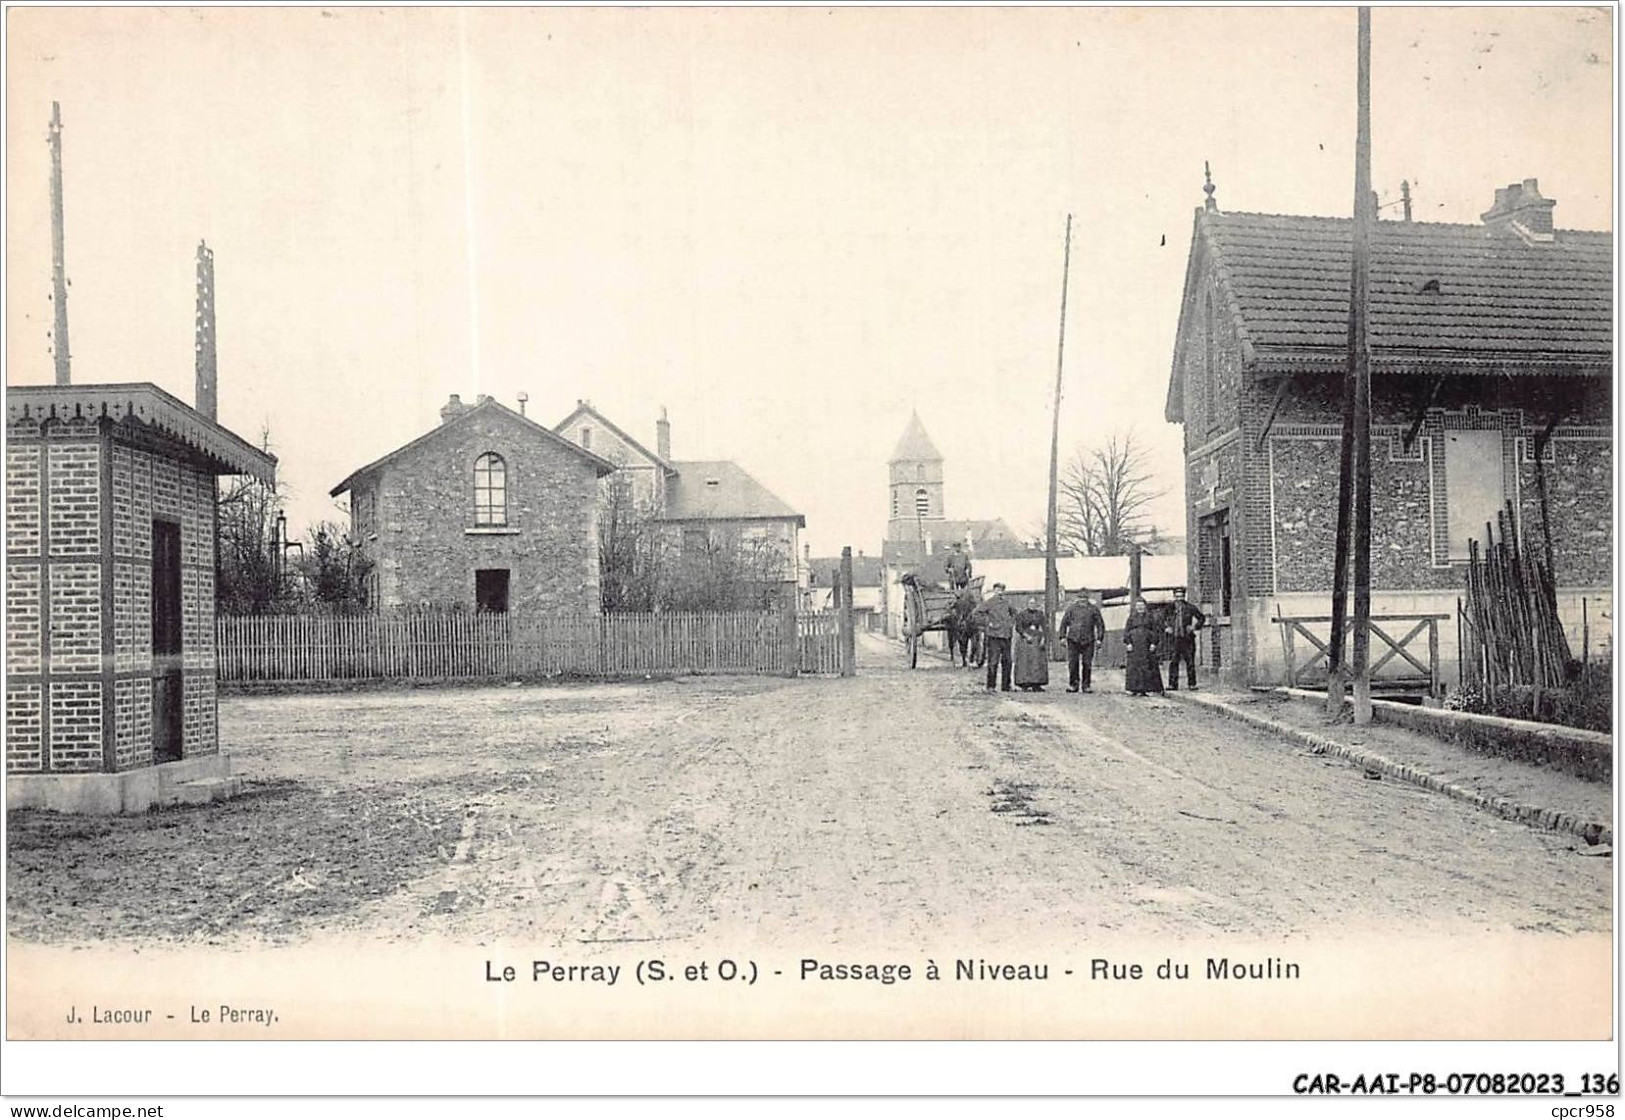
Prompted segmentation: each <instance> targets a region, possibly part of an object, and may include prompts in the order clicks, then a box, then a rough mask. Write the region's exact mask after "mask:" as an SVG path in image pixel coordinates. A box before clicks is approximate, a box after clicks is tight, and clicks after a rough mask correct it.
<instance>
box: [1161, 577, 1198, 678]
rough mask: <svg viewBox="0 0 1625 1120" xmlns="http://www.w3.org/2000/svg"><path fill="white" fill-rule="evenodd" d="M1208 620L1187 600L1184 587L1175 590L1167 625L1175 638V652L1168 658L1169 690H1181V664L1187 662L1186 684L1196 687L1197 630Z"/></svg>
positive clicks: (1168, 630)
mask: <svg viewBox="0 0 1625 1120" xmlns="http://www.w3.org/2000/svg"><path fill="white" fill-rule="evenodd" d="M1206 622H1207V616H1206V615H1204V614H1203V613H1202V612H1201V610H1200V609H1199V608H1198V607H1197V606H1196V604H1195V603H1187V602H1186V601H1185V589H1184V588H1183V587H1180V588H1176V589H1175V590H1174V605H1173V610H1172V611H1171V612H1170V613H1169V616H1168V626H1167V627H1166V629H1167V633H1168V636H1169V637H1171V638H1172V639H1173V654H1172V656H1171V657H1170V658H1169V660H1168V691H1169V692H1178V691H1179V664H1180V662H1182V661H1183V662H1184V663H1185V684H1186V686H1187V687H1189V688H1195V687H1196V632H1197V631H1198V630H1200V629H1201V628H1202V627H1203V625H1204V624H1206Z"/></svg>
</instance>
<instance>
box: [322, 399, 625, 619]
mask: <svg viewBox="0 0 1625 1120" xmlns="http://www.w3.org/2000/svg"><path fill="white" fill-rule="evenodd" d="M614 469H615V467H614V464H613V463H610V462H608V461H607V460H605V459H604V458H602V457H601V456H598V455H595V454H593V453H592V452H590V451H588V450H586V449H585V448H583V447H580V446H578V445H577V444H574V443H571V442H570V441H569V440H567V439H564V438H562V437H560V436H558V435H555V434H554V433H553V432H551V431H549V430H548V429H547V428H545V427H543V426H542V425H540V424H537V423H535V422H534V421H532V420H528V419H526V418H525V417H524V416H522V415H520V414H519V413H517V412H514V411H513V410H511V409H509V408H507V407H505V406H503V405H501V404H498V403H497V402H496V401H495V400H492V399H491V398H490V397H483V396H482V397H480V398H479V401H478V402H477V403H476V404H473V405H467V404H464V403H463V402H462V400H461V399H460V398H459V397H458V396H457V395H455V394H453V395H452V397H451V400H450V401H449V402H448V403H447V404H446V406H445V407H444V408H442V409H441V410H440V426H439V427H438V428H435V429H434V430H433V431H430V432H427V433H425V434H424V435H421V436H419V437H418V438H417V439H415V440H413V441H412V442H411V443H408V444H406V445H405V446H403V447H400V448H397V449H396V450H394V451H392V452H390V453H389V454H388V455H385V456H384V457H383V458H381V459H378V460H376V461H374V462H371V463H368V464H367V465H366V466H364V467H362V468H361V469H359V470H357V471H355V472H354V473H353V474H351V475H350V477H348V478H346V479H345V480H344V481H343V482H341V483H339V484H338V485H337V486H335V487H334V488H333V490H332V495H333V496H334V497H338V496H339V495H340V494H343V493H345V492H348V493H349V495H350V524H351V532H352V534H353V535H354V537H355V538H356V540H358V541H359V542H360V543H361V546H362V548H363V550H364V551H365V552H366V554H367V555H368V557H369V558H370V559H372V560H373V561H374V568H373V575H372V579H373V584H374V586H373V587H372V588H371V591H372V596H371V598H372V602H373V604H374V605H375V606H378V607H382V608H385V609H388V608H392V607H415V606H433V607H455V608H461V609H464V610H484V611H495V612H506V611H508V610H510V609H512V610H515V611H527V612H539V611H554V612H566V613H584V614H597V613H598V611H599V608H600V600H599V594H598V523H597V501H598V480H599V479H601V478H603V477H604V476H605V475H607V474H609V473H610V472H611V471H613V470H614Z"/></svg>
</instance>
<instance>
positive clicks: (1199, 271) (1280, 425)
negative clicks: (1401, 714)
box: [1166, 179, 1613, 685]
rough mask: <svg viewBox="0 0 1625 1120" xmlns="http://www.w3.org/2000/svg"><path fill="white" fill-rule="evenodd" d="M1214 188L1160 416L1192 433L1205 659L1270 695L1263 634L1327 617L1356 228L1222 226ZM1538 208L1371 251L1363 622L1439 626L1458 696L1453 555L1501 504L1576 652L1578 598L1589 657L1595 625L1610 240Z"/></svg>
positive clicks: (1274, 220) (1241, 221) (1398, 238)
mask: <svg viewBox="0 0 1625 1120" xmlns="http://www.w3.org/2000/svg"><path fill="white" fill-rule="evenodd" d="M1209 191H1210V194H1209V199H1208V201H1207V203H1206V205H1205V206H1204V207H1203V208H1201V209H1198V210H1197V211H1196V220H1195V229H1194V231H1193V233H1192V237H1191V249H1190V257H1189V262H1188V264H1187V267H1186V277H1185V288H1184V301H1183V305H1182V308H1181V311H1180V318H1179V327H1178V332H1177V336H1176V340H1175V344H1174V356H1173V366H1172V373H1171V377H1170V380H1169V386H1168V397H1167V405H1166V416H1167V419H1168V420H1169V421H1170V422H1172V423H1177V424H1182V425H1183V426H1184V444H1185V467H1186V481H1185V490H1186V505H1187V524H1186V528H1187V540H1188V544H1187V551H1188V562H1189V568H1190V572H1191V575H1192V578H1193V584H1194V587H1193V592H1192V597H1193V598H1194V599H1198V600H1200V601H1201V602H1202V605H1203V609H1204V610H1205V611H1207V613H1208V617H1209V619H1210V620H1213V621H1214V622H1215V623H1216V625H1215V626H1214V627H1213V628H1212V630H1211V631H1210V636H1209V640H1207V641H1206V642H1205V643H1204V649H1203V651H1202V656H1203V658H1204V660H1205V661H1206V662H1207V663H1208V664H1209V665H1210V666H1212V667H1214V668H1221V667H1222V669H1223V671H1224V673H1225V674H1226V675H1229V676H1232V677H1234V678H1235V679H1238V680H1243V681H1254V682H1265V681H1269V682H1274V681H1279V680H1280V679H1281V677H1282V674H1283V650H1282V640H1281V637H1280V629H1279V627H1278V626H1276V625H1275V624H1272V623H1271V621H1270V620H1271V619H1272V618H1274V617H1276V616H1277V612H1279V613H1280V614H1282V615H1297V616H1310V615H1326V614H1328V613H1329V612H1330V596H1331V590H1330V589H1331V583H1332V564H1333V542H1334V538H1335V533H1336V525H1337V476H1338V458H1339V440H1340V433H1341V386H1342V383H1343V377H1344V370H1345V368H1346V362H1347V358H1346V354H1347V337H1348V315H1349V299H1348V293H1349V273H1350V257H1351V244H1352V226H1353V223H1352V221H1350V220H1348V219H1337V218H1318V217H1289V216H1283V215H1275V214H1246V213H1225V212H1223V211H1221V210H1219V209H1218V208H1217V206H1216V205H1215V203H1214V201H1213V199H1212V196H1211V184H1210V185H1209ZM1553 206H1554V203H1553V201H1552V200H1551V199H1547V198H1543V197H1542V196H1541V195H1540V192H1539V188H1538V185H1537V184H1536V182H1535V180H1533V179H1530V180H1525V181H1524V182H1523V183H1519V184H1513V185H1512V186H1510V187H1507V188H1504V189H1501V190H1498V191H1496V195H1495V203H1494V205H1493V206H1492V207H1491V208H1490V209H1489V210H1487V211H1486V212H1485V213H1484V214H1483V215H1482V224H1479V225H1458V224H1445V223H1431V222H1413V221H1410V220H1405V221H1382V222H1378V223H1376V225H1375V228H1374V232H1373V236H1372V263H1371V341H1372V355H1373V356H1372V388H1371V394H1372V404H1371V407H1372V420H1371V459H1372V543H1371V573H1372V574H1371V579H1372V613H1373V615H1381V614H1385V613H1387V614H1416V613H1437V614H1444V615H1449V616H1450V619H1449V621H1447V622H1445V623H1443V624H1441V625H1440V627H1439V639H1440V647H1441V661H1442V663H1443V668H1444V672H1443V679H1444V680H1445V681H1446V682H1447V683H1449V684H1451V685H1453V684H1454V682H1455V679H1456V648H1457V633H1456V626H1455V621H1454V615H1455V610H1456V598H1457V596H1458V595H1460V594H1461V593H1462V580H1463V577H1462V565H1463V563H1464V560H1465V557H1466V555H1467V543H1468V541H1469V539H1471V538H1474V537H1476V538H1479V539H1480V540H1481V539H1482V537H1483V535H1484V525H1485V522H1486V521H1493V520H1494V518H1495V514H1496V511H1497V510H1499V509H1501V508H1504V505H1505V503H1506V502H1508V501H1510V502H1512V504H1513V507H1514V509H1515V510H1516V512H1517V516H1518V519H1519V521H1520V527H1521V528H1522V530H1523V532H1524V536H1525V539H1526V540H1529V541H1533V542H1539V541H1542V540H1543V538H1544V537H1545V535H1546V534H1547V533H1549V535H1550V540H1551V542H1552V551H1553V555H1554V558H1555V566H1556V571H1555V575H1556V579H1557V582H1558V585H1559V606H1560V612H1561V613H1562V615H1563V617H1564V619H1565V622H1566V623H1568V624H1569V625H1570V627H1571V629H1573V630H1574V631H1575V633H1574V635H1573V637H1574V639H1575V646H1576V648H1578V630H1579V622H1580V613H1581V612H1580V602H1581V600H1582V599H1588V600H1589V601H1590V602H1589V606H1590V611H1589V621H1590V625H1591V627H1592V633H1593V639H1592V641H1593V647H1594V648H1595V646H1596V645H1597V644H1598V642H1597V637H1596V630H1597V628H1598V625H1599V614H1600V612H1599V610H1598V608H1599V606H1600V607H1602V608H1603V610H1604V611H1607V612H1611V606H1612V604H1611V598H1610V596H1611V586H1612V571H1611V556H1612V531H1613V525H1612V501H1613V482H1612V479H1613V442H1612V438H1613V432H1612V419H1611V405H1610V402H1611V390H1612V376H1613V364H1612V350H1613V331H1612V321H1613V300H1612V293H1613V286H1612V283H1613V281H1612V270H1613V258H1612V238H1611V236H1610V235H1609V234H1607V233H1592V232H1580V231H1572V230H1558V229H1554V227H1553V223H1552V209H1553ZM1603 625H1604V626H1606V623H1603ZM1395 636H1396V637H1398V636H1399V635H1395ZM1373 651H1374V656H1375V654H1376V653H1377V652H1380V651H1379V649H1378V647H1377V646H1376V645H1375V644H1374V645H1373ZM1424 655H1425V647H1424Z"/></svg>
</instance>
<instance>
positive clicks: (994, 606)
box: [971, 583, 1016, 692]
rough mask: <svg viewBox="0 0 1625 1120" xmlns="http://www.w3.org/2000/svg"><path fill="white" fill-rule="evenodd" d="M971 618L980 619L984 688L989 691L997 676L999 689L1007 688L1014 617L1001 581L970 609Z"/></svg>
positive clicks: (1007, 690)
mask: <svg viewBox="0 0 1625 1120" xmlns="http://www.w3.org/2000/svg"><path fill="white" fill-rule="evenodd" d="M971 618H972V619H975V620H977V621H978V622H980V624H981V627H982V644H983V649H984V652H985V653H986V655H987V689H988V691H989V692H991V691H993V682H994V678H995V676H996V675H997V676H998V678H999V691H1001V692H1009V691H1010V668H1011V662H1010V638H1011V636H1012V635H1013V634H1014V633H1015V629H1016V616H1015V612H1014V611H1012V610H1011V609H1010V604H1009V603H1007V602H1005V601H1004V584H1002V583H995V584H994V585H993V594H991V595H989V596H988V597H987V598H986V599H983V600H982V601H981V603H980V604H978V605H977V607H976V609H975V610H974V611H972V612H971Z"/></svg>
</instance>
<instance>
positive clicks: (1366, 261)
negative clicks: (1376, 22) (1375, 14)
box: [1349, 8, 1377, 725]
mask: <svg viewBox="0 0 1625 1120" xmlns="http://www.w3.org/2000/svg"><path fill="white" fill-rule="evenodd" d="M1359 50H1360V65H1359V78H1358V81H1359V90H1358V99H1359V116H1358V125H1357V130H1358V131H1357V135H1356V138H1355V145H1354V281H1353V285H1352V288H1351V291H1350V293H1349V295H1350V301H1349V302H1350V312H1349V315H1350V319H1351V321H1352V323H1353V330H1352V331H1351V332H1350V335H1349V351H1350V355H1349V356H1350V359H1351V363H1350V364H1351V372H1352V375H1353V378H1354V461H1355V463H1356V465H1357V469H1356V471H1355V475H1354V664H1353V666H1352V669H1353V673H1354V722H1355V723H1356V724H1360V725H1364V724H1368V723H1370V722H1371V305H1370V295H1371V227H1372V226H1373V225H1374V224H1375V223H1376V219H1377V210H1376V206H1375V205H1374V200H1373V198H1372V195H1371V9H1370V8H1361V9H1360V31H1359Z"/></svg>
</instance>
